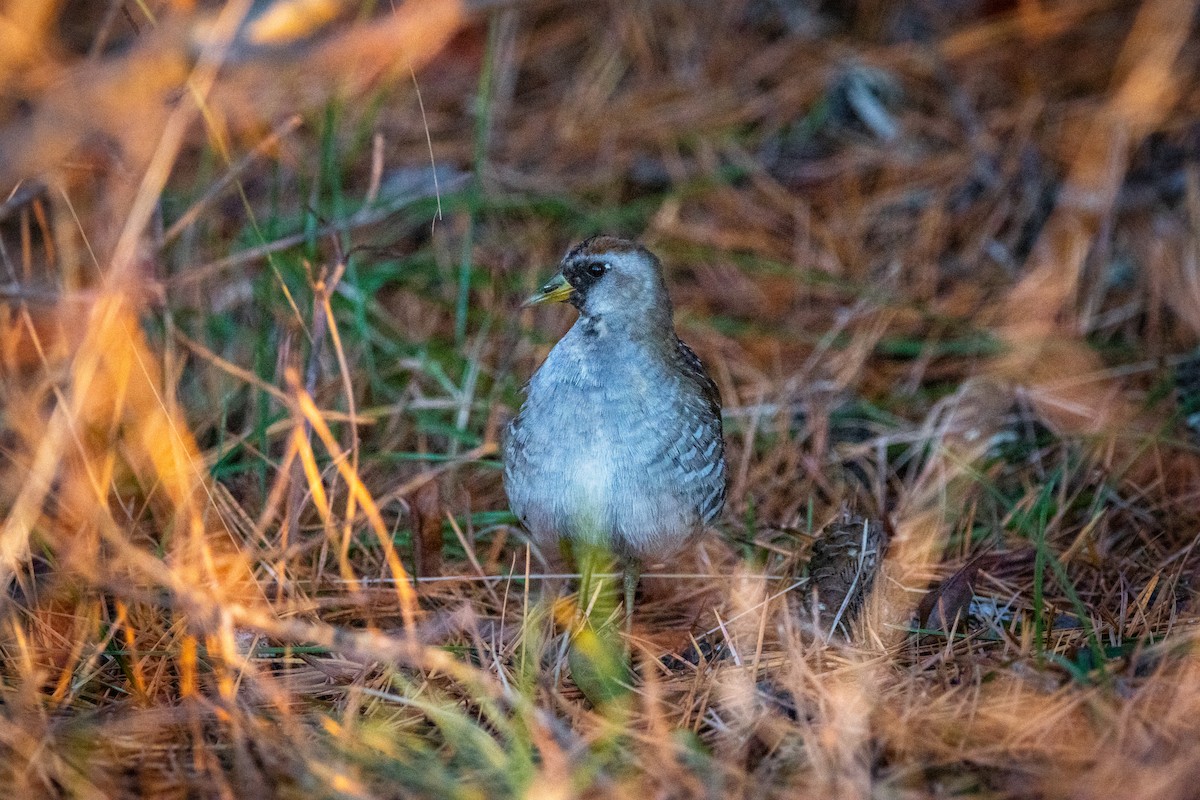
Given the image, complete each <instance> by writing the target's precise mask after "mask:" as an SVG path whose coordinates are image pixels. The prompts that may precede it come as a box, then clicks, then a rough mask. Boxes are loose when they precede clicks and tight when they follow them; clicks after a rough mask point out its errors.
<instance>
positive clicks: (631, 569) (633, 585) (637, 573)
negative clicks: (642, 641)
mask: <svg viewBox="0 0 1200 800" xmlns="http://www.w3.org/2000/svg"><path fill="white" fill-rule="evenodd" d="M641 577H642V563H641V561H639V560H638V559H636V558H632V557H631V558H626V559H625V635H626V636H631V635H632V634H633V598H634V596H635V595H636V594H637V587H638V581H639V580H641Z"/></svg>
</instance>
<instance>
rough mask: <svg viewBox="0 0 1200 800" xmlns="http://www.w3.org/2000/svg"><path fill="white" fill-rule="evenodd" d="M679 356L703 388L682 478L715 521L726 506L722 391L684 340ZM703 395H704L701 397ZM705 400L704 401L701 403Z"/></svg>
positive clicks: (682, 459) (681, 460)
mask: <svg viewBox="0 0 1200 800" xmlns="http://www.w3.org/2000/svg"><path fill="white" fill-rule="evenodd" d="M679 358H680V361H681V364H682V366H683V367H684V374H685V375H686V377H687V379H688V380H689V381H691V382H692V383H693V385H695V386H696V388H698V389H699V390H700V398H697V401H696V402H697V407H696V408H693V409H691V411H692V414H691V416H692V417H693V418H695V419H696V420H697V421H698V422H697V425H696V427H695V428H694V429H693V430H691V431H686V432H685V434H684V435H685V440H686V439H690V440H691V441H688V442H687V446H684V447H681V448H680V451H679V455H678V456H677V458H678V466H679V470H680V474H679V476H678V478H679V480H680V481H681V482H682V483H683V484H684V485H686V486H688V488H689V489H690V490H691V491H692V493H693V494H694V496H695V501H696V503H697V508H698V509H699V511H700V518H701V519H702V520H703V521H704V523H705V524H708V523H709V522H712V520H713V519H714V518H716V516H717V514H719V513H720V512H721V509H722V508H723V507H724V506H725V490H726V485H725V438H724V435H723V431H722V426H721V392H720V390H718V389H717V384H716V382H715V381H713V379H712V378H710V377H709V375H708V373H707V372H706V371H705V369H704V364H703V363H702V362H701V361H700V357H699V356H698V355H696V353H695V351H693V350H692V348H690V347H688V346H687V345H686V344H685V343H684V342H683V341H680V342H679ZM701 398H702V399H701ZM701 404H703V405H701Z"/></svg>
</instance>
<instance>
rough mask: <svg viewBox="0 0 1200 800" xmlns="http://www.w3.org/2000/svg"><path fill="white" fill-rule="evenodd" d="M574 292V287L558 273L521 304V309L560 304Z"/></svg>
mask: <svg viewBox="0 0 1200 800" xmlns="http://www.w3.org/2000/svg"><path fill="white" fill-rule="evenodd" d="M574 291H575V287H574V286H572V285H571V284H569V283H568V282H567V279H566V278H564V277H563V274H562V273H561V272H560V273H558V274H557V275H555V276H554V277H553V278H551V279H550V280H549V282H547V283H546V285H545V286H543V287H542V288H540V289H538V290H537V291H536V292H534V293H533V294H532V295H530V296H529V299H528V300H526V301H525V302H524V303H522V304H521V306H522V307H523V308H527V307H529V306H540V305H541V304H542V303H562V302H565V301H566V300H567V298H568V297H570V296H571V294H572V292H574Z"/></svg>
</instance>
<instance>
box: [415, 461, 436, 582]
mask: <svg viewBox="0 0 1200 800" xmlns="http://www.w3.org/2000/svg"><path fill="white" fill-rule="evenodd" d="M411 508H412V515H413V561H414V563H415V565H416V571H417V576H418V577H421V578H431V577H435V576H437V575H440V574H441V572H442V516H443V513H442V493H441V491H440V490H439V489H438V482H437V481H429V482H428V483H426V484H424V485H422V486H421V487H420V488H419V489H417V490H416V492H414V493H413V498H412V506H411Z"/></svg>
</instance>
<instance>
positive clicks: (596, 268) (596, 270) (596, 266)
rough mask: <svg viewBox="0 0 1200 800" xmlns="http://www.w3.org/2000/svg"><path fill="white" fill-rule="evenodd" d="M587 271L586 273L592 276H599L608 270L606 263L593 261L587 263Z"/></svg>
mask: <svg viewBox="0 0 1200 800" xmlns="http://www.w3.org/2000/svg"><path fill="white" fill-rule="evenodd" d="M587 271H588V274H589V275H591V276H592V277H593V278H599V277H600V276H601V275H603V274H604V273H605V272H607V271H608V265H607V264H602V263H600V262H599V261H593V262H592V263H591V264H588V268H587Z"/></svg>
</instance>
